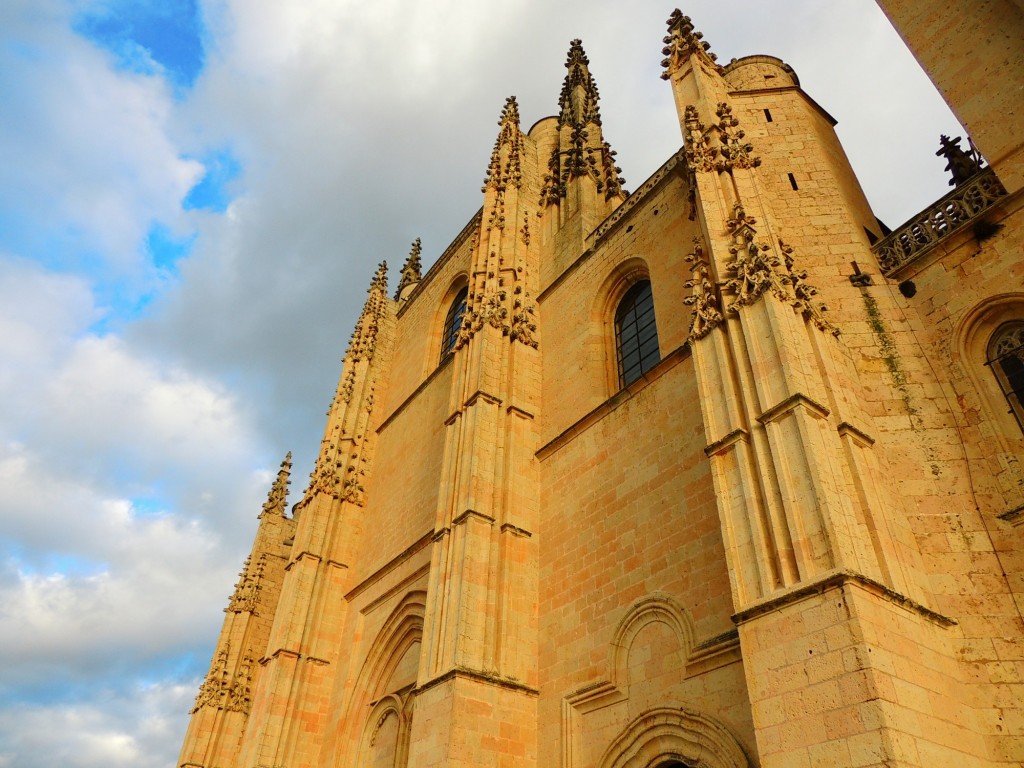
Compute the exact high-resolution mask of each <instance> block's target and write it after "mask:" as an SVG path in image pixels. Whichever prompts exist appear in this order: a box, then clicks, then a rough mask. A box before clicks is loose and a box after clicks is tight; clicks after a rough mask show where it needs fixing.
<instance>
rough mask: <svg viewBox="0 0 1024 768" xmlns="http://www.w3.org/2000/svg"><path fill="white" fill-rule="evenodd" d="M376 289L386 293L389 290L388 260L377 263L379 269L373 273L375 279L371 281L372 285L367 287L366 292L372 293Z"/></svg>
mask: <svg viewBox="0 0 1024 768" xmlns="http://www.w3.org/2000/svg"><path fill="white" fill-rule="evenodd" d="M375 290H379V291H383V292H384V293H385V294H386V293H387V292H388V263H387V262H386V261H382V262H381V263H380V264H378V265H377V271H376V272H374V273H373V280H372V281H370V287H369V288H367V289H366V292H367V293H370V294H372V293H373V292H374V291H375Z"/></svg>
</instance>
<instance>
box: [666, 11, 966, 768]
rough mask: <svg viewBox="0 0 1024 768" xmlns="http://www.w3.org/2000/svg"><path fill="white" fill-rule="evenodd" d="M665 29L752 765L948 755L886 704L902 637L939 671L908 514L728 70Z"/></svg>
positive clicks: (676, 22)
mask: <svg viewBox="0 0 1024 768" xmlns="http://www.w3.org/2000/svg"><path fill="white" fill-rule="evenodd" d="M668 24H669V35H668V37H666V38H665V43H666V47H665V49H664V53H665V55H666V57H667V58H666V59H665V61H664V62H663V65H664V66H665V68H666V70H665V73H664V75H663V77H665V79H668V80H669V81H670V82H671V85H672V88H673V93H674V96H675V99H676V104H677V108H678V110H679V116H680V124H681V127H682V129H683V136H684V141H685V148H686V151H685V154H686V157H687V160H688V164H689V166H690V169H689V170H690V174H691V181H692V185H693V189H694V200H695V204H696V208H697V212H698V217H699V220H700V224H701V229H702V237H703V241H698V242H697V243H696V244H695V248H694V251H693V253H691V255H690V257H689V259H688V260H689V261H690V263H691V264H692V269H693V272H694V276H693V278H692V279H691V280H690V281H689V283H688V285H689V286H690V287H691V289H692V290H693V294H692V297H691V299H690V301H689V303H690V305H691V306H693V308H694V310H695V311H694V318H693V326H692V328H691V333H690V343H691V347H692V350H693V359H694V368H695V371H696V373H697V380H698V387H699V391H700V395H701V397H700V401H701V403H702V407H703V409H704V414H703V415H704V424H705V434H706V437H707V440H708V445H707V448H706V453H707V456H708V459H709V461H710V463H711V471H712V477H713V481H714V485H715V492H716V498H717V501H718V506H719V513H720V518H721V525H722V532H723V538H724V541H725V546H726V556H727V558H728V562H729V571H730V578H731V584H732V595H733V605H734V608H735V611H736V614H735V619H736V621H737V623H738V624H739V628H740V638H741V645H742V649H743V657H744V668H745V673H746V678H747V685H748V688H749V691H750V695H751V704H752V711H753V715H754V725H755V728H756V734H757V743H758V751H759V756H760V764H761V765H763V766H779V768H783V767H784V766H793V765H804V764H809V763H814V762H815V761H817V762H819V763H820V764H829V765H844V766H845V765H892V766H895V765H899V766H904V765H906V766H910V765H923V763H922V762H921V760H922V758H921V755H922V754H932V755H935V754H941V753H945V754H946V755H947V756H949V757H952V755H953V754H954V753H953V751H952V750H949V749H948V748H942V747H939V746H938V745H937V741H938V740H934V741H933V740H930V739H929V738H928V736H927V735H925V734H914V735H913V736H912V735H911V734H910V733H909V732H908V731H911V730H912V729H908V727H907V724H908V723H912V722H915V719H914V718H915V713H914V712H913V711H911V708H908V707H906V706H904V704H903V702H902V701H901V700H900V697H899V696H896V695H895V691H896V690H898V689H900V687H901V686H911V685H918V684H919V683H920V680H919V679H918V676H919V675H920V672H919V670H915V669H914V668H913V665H910V664H904V663H903V661H904V660H906V659H907V658H908V657H910V656H912V655H914V654H916V653H918V652H919V650H920V649H918V648H911V647H910V644H909V643H908V641H907V640H906V639H905V638H910V637H917V638H920V640H919V641H918V642H920V643H921V644H922V645H924V646H926V647H927V648H928V650H929V652H930V653H933V654H934V658H935V659H942V658H943V654H944V653H948V651H947V649H946V643H945V640H944V637H943V633H944V632H945V631H946V629H945V628H946V627H948V626H949V625H950V623H951V622H949V620H947V619H945V618H944V617H941V616H939V615H937V614H935V613H934V612H932V611H930V610H929V609H928V608H926V607H925V605H924V603H925V602H926V601H927V595H925V594H924V593H923V592H922V591H921V590H920V587H919V582H918V580H916V579H915V578H913V575H912V574H910V576H909V577H908V574H907V572H906V571H905V570H902V569H900V568H897V567H895V564H896V563H897V562H898V560H897V556H896V554H895V550H896V548H897V546H898V544H897V542H896V541H895V540H894V536H893V531H892V527H891V525H890V521H893V520H897V519H899V518H900V517H901V516H902V514H903V513H902V509H901V507H900V504H899V501H898V499H896V498H895V497H894V496H893V495H892V494H891V493H890V492H889V491H888V490H887V486H886V485H885V484H884V483H880V482H878V478H877V473H878V468H877V465H878V461H877V457H876V456H875V454H874V450H875V448H874V442H875V441H874V439H873V437H872V432H873V429H872V427H871V425H870V420H869V419H868V418H867V417H866V416H865V415H864V414H863V413H862V412H861V410H860V409H859V408H858V407H857V402H858V396H857V394H858V389H857V388H858V386H859V385H858V383H857V379H856V375H855V374H854V373H853V370H852V366H851V364H850V357H849V353H848V351H847V350H846V349H845V348H844V346H843V344H842V341H841V339H840V333H839V329H838V328H836V327H834V326H833V325H832V323H831V322H830V321H829V320H828V318H827V315H826V314H825V313H826V307H825V306H824V304H823V303H822V302H821V301H820V300H819V297H818V296H817V295H816V294H817V290H816V289H815V288H814V287H813V286H812V285H810V284H809V283H808V282H807V278H808V275H807V273H806V272H805V271H803V270H802V269H801V268H800V264H799V261H800V255H799V254H798V253H795V252H794V250H793V248H791V247H790V246H789V245H788V244H787V243H786V242H785V231H786V226H787V225H788V224H789V222H787V221H785V220H782V219H781V218H780V216H779V215H778V213H777V212H776V210H775V206H774V205H773V200H772V198H771V196H770V195H768V194H766V193H765V191H764V190H765V187H764V186H763V183H762V181H761V180H760V178H759V171H758V168H759V166H760V164H761V162H760V159H759V158H758V157H757V155H756V153H755V148H754V147H753V146H752V144H751V143H750V142H749V141H747V139H746V136H745V133H744V131H743V129H742V127H741V125H740V120H739V117H738V116H737V115H736V114H734V111H733V106H732V104H731V94H730V89H729V85H728V82H727V81H726V79H725V77H724V74H725V71H724V70H723V69H722V68H721V67H719V66H718V65H717V64H716V63H715V61H714V57H713V55H711V54H710V53H709V52H708V44H707V43H705V42H703V41H702V40H701V36H700V33H699V32H696V31H695V30H694V28H693V24H692V23H691V21H690V20H689V18H687V17H685V16H683V15H682V14H680V13H679V12H678V11H676V12H675V13H674V14H673V15H672V17H671V18H670V19H669V22H668ZM793 225H794V226H798V225H799V223H796V222H794V223H793ZM805 246H806V244H805ZM901 554H902V553H901ZM910 554H912V555H913V554H916V553H910ZM902 560H903V562H904V563H910V569H909V570H911V571H912V570H913V562H914V558H913V556H911V557H909V558H902ZM883 626H889V627H892V629H893V631H892V633H889V634H886V633H884V632H879V631H878V629H879V627H883ZM946 661H947V662H951V660H950V659H948V658H947V659H946ZM948 666H950V667H951V666H952V664H951V663H950V664H949V665H948ZM964 716H965V717H969V716H970V713H969V711H968V710H966V708H965V711H964ZM839 722H842V723H843V725H842V727H840V726H839V725H838V723H839ZM919 747H920V749H919ZM928 750H930V752H929V751H928ZM967 751H969V750H967ZM958 757H960V758H964V757H965V756H964V755H962V754H958ZM967 764H970V763H969V762H968V763H967Z"/></svg>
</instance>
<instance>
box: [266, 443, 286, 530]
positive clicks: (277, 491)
mask: <svg viewBox="0 0 1024 768" xmlns="http://www.w3.org/2000/svg"><path fill="white" fill-rule="evenodd" d="M291 473H292V452H291V451H288V453H287V455H286V456H285V457H284V461H282V462H281V468H280V469H279V470H278V471H277V477H276V478H275V480H274V483H273V485H271V486H270V492H269V493H268V494H267V500H266V501H265V502H264V503H263V510H262V511H261V512H260V517H263V516H264V515H280V516H281V517H284V514H285V510H286V509H287V502H288V485H289V483H291V479H290V478H291Z"/></svg>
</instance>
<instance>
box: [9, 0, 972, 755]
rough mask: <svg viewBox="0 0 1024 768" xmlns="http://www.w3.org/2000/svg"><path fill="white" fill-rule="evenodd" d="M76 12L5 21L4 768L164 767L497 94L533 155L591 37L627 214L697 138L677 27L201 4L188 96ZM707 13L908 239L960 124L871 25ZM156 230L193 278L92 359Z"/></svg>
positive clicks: (526, 1) (68, 9)
mask: <svg viewBox="0 0 1024 768" xmlns="http://www.w3.org/2000/svg"><path fill="white" fill-rule="evenodd" d="M85 5H86V3H85V2H84V1H83V2H78V0H74V1H73V2H72V0H69V2H66V3H65V2H61V0H15V2H13V3H5V4H2V5H0V36H2V38H3V42H4V43H5V45H3V46H0V67H2V69H3V71H4V77H3V78H2V79H0V101H3V103H4V105H5V106H4V110H3V112H2V113H0V143H2V144H3V145H4V146H5V150H6V155H5V158H6V160H5V163H4V165H3V166H0V224H4V225H6V223H7V222H14V223H16V225H17V226H16V228H14V229H11V230H10V231H8V232H6V233H4V234H2V235H0V238H6V239H0V248H3V249H4V250H5V252H0V487H3V489H4V492H3V494H2V495H0V530H2V531H3V537H4V539H0V545H2V546H3V547H4V549H3V550H0V551H2V552H3V553H4V556H5V557H6V558H7V559H6V560H5V561H4V564H3V568H2V569H0V636H3V637H5V638H13V639H12V640H11V641H10V642H5V643H4V644H3V647H0V665H2V666H3V668H4V669H5V675H4V678H5V682H4V684H3V685H5V686H6V699H3V698H0V701H8V702H16V701H18V697H19V695H21V696H22V698H23V699H24V701H22V702H21V703H20V705H12V706H17V714H5V713H3V712H2V711H0V766H4V765H11V766H17V767H18V768H35V766H37V765H38V766H44V765H46V766H49V765H67V766H75V767H77V766H83V767H84V766H93V765H103V766H121V765H123V766H129V765H131V766H143V767H144V768H147V767H148V766H150V765H153V766H155V765H167V764H169V763H170V762H171V761H172V760H173V757H174V755H175V754H176V753H177V750H178V747H179V746H180V739H181V736H182V729H183V727H184V725H183V724H184V721H185V717H184V714H183V713H184V712H185V711H186V710H187V709H188V706H189V704H190V702H191V699H192V697H193V696H194V694H195V684H196V682H197V681H195V680H193V679H192V678H193V677H194V676H195V673H196V672H197V671H199V668H200V667H202V666H203V665H205V663H206V662H207V660H208V658H209V655H210V649H211V648H212V644H213V641H214V639H215V636H216V632H217V627H218V625H219V622H220V619H221V617H222V614H221V612H220V609H221V608H222V607H223V605H224V604H225V602H226V597H227V594H228V592H229V591H230V586H231V583H232V581H233V577H234V574H235V572H237V570H238V568H239V566H240V565H241V560H242V558H243V557H244V554H245V549H246V548H247V547H248V546H249V543H250V536H251V532H252V530H253V528H254V525H255V520H254V519H253V517H254V516H255V514H256V513H257V512H258V510H259V504H260V502H261V501H262V496H263V494H264V493H265V490H266V485H267V483H268V481H269V476H268V472H267V470H266V468H265V465H267V464H273V463H276V461H277V460H278V458H279V456H278V455H273V456H271V455H269V454H270V453H274V454H280V453H283V452H284V451H285V450H286V449H288V448H292V449H293V450H295V454H296V471H295V477H296V481H295V485H296V488H295V489H294V490H295V491H296V492H297V491H299V490H301V487H302V478H303V477H304V475H305V472H306V471H307V470H308V469H309V468H310V466H311V465H312V462H313V458H314V452H315V450H316V448H317V444H318V440H319V436H320V435H319V433H320V430H321V428H322V420H323V406H324V405H325V404H326V403H327V401H328V400H329V397H330V395H331V393H332V391H333V388H334V385H335V383H336V380H337V375H338V369H339V363H338V358H339V356H340V354H341V352H342V350H343V349H344V347H345V343H346V339H347V337H348V334H349V332H350V330H351V327H352V324H353V322H354V320H355V317H356V315H357V313H358V312H359V309H360V308H361V305H362V301H363V299H364V297H365V293H364V288H365V286H366V284H367V283H368V281H369V278H370V275H371V273H372V270H373V267H374V266H375V265H376V263H377V262H378V261H379V260H381V259H383V258H387V259H389V260H390V261H391V264H392V267H393V269H394V268H395V267H397V266H399V264H400V262H401V260H402V259H403V258H404V256H405V254H406V253H407V251H408V246H409V242H410V241H411V240H412V239H413V238H415V237H417V236H421V237H422V238H423V242H424V257H425V261H426V262H428V263H429V262H430V261H431V260H432V259H433V258H436V257H437V256H438V255H439V254H440V253H441V251H442V250H443V248H444V247H445V246H446V245H447V242H448V241H449V240H450V238H451V237H452V236H454V235H455V234H456V233H457V232H458V231H459V229H461V227H462V225H463V224H464V223H465V222H466V221H467V220H468V219H469V218H470V216H471V215H472V214H473V212H474V211H475V210H476V208H477V207H478V206H479V204H480V195H479V184H480V181H481V179H482V177H483V171H484V168H485V166H486V162H487V159H488V157H489V153H490V149H491V145H492V143H493V141H494V136H495V134H496V132H497V126H496V125H495V122H496V120H497V116H498V113H499V111H500V109H501V106H502V104H503V102H504V98H505V97H506V96H507V95H509V94H512V93H515V94H516V95H517V96H518V97H519V101H520V106H521V112H522V115H523V120H524V128H525V127H529V125H530V124H532V122H533V121H534V120H536V119H538V118H540V117H542V116H544V115H547V114H551V113H552V112H554V111H556V109H557V96H558V92H559V88H560V86H561V81H562V78H563V75H564V69H563V66H562V65H563V62H564V57H565V52H566V50H567V48H568V42H569V40H570V39H572V38H574V37H582V39H583V42H584V46H585V47H586V49H587V51H588V53H589V55H590V59H591V68H592V71H593V73H594V75H595V77H596V79H597V82H598V85H599V86H600V88H601V93H602V114H603V116H604V128H605V134H606V137H607V138H608V139H609V140H610V142H611V144H612V146H613V147H614V148H615V149H617V150H618V151H619V159H620V164H621V165H622V167H623V168H624V170H625V175H626V177H627V179H628V186H629V188H631V189H632V188H636V187H637V186H639V184H641V183H642V182H643V180H644V178H645V177H646V176H647V175H648V174H650V173H651V172H653V171H654V170H655V169H656V168H657V167H658V166H659V165H660V164H661V162H663V160H664V159H665V158H666V157H667V156H668V155H669V154H670V153H671V152H672V151H674V150H675V149H676V148H678V146H679V145H680V142H681V137H680V134H679V128H678V125H677V116H676V114H675V108H674V106H673V104H672V98H671V93H670V89H669V87H668V86H667V85H666V84H665V83H663V82H662V81H661V80H660V79H659V77H658V74H659V71H660V67H659V64H658V62H659V60H660V58H661V55H660V48H661V42H660V41H661V35H662V34H663V29H664V26H663V21H664V18H665V17H666V16H667V14H668V12H669V11H670V10H671V6H670V5H663V4H662V3H660V2H659V3H654V2H639V3H632V4H622V3H614V2H611V0H589V1H586V0H572V1H571V2H564V3H556V4H550V3H549V4H546V5H541V4H540V3H538V2H536V0H523V1H522V2H513V3H502V4H493V3H480V2H471V1H469V0H441V1H440V2H432V3H422V2H410V1H409V0H381V1H380V2H374V3H366V2H357V1H356V0H344V1H339V0H309V2H303V3H281V2H277V1H274V0H209V2H205V3H203V8H202V14H203V18H204V20H205V23H206V26H207V35H208V39H207V41H206V42H207V44H208V46H209V47H208V50H207V67H206V69H205V70H204V71H203V72H202V73H201V75H200V77H199V79H198V80H197V81H196V84H195V87H194V89H193V90H192V91H191V92H190V93H188V94H186V95H185V97H184V99H183V100H182V101H175V100H174V98H173V94H172V92H171V89H170V88H169V87H168V86H167V85H166V84H165V83H164V82H163V81H162V80H161V79H160V78H159V77H155V76H143V75H138V74H132V73H126V72H118V71H115V69H114V68H113V66H112V59H111V58H110V57H109V56H108V55H106V54H105V53H103V52H101V51H99V50H97V49H96V48H95V47H94V46H92V45H91V44H89V43H88V42H86V41H85V40H83V39H81V38H79V37H77V36H75V35H74V34H73V33H72V32H71V31H70V29H69V25H68V21H69V18H70V15H71V14H72V13H73V12H75V11H76V10H78V9H80V8H81V7H85ZM687 12H688V13H690V14H691V15H692V16H693V18H694V21H695V23H696V24H697V26H698V28H700V29H702V30H703V31H704V32H705V33H706V36H707V39H708V40H709V41H710V43H711V45H712V48H713V50H715V51H716V52H717V53H719V54H720V56H721V57H722V59H723V60H728V59H729V58H732V57H733V56H743V55H747V54H754V53H769V54H774V55H778V56H780V57H781V58H783V59H784V60H786V61H788V62H789V63H790V64H792V65H793V66H794V67H795V68H796V69H797V71H798V73H799V74H800V76H801V79H802V82H803V83H804V85H805V87H806V89H807V90H808V92H809V94H810V95H811V96H812V97H813V98H815V99H817V100H818V101H819V102H820V103H821V104H822V105H823V106H824V107H825V108H826V109H827V110H828V111H830V112H831V113H832V114H833V115H834V116H836V117H837V118H839V120H840V130H841V132H843V135H844V136H848V137H850V139H851V141H852V142H853V145H852V146H850V147H848V149H849V151H850V155H851V157H852V158H853V160H854V164H855V169H856V170H857V172H858V173H859V174H860V175H861V177H862V179H864V180H865V182H866V183H865V186H866V187H867V189H868V194H869V197H870V198H871V199H872V201H873V202H876V203H879V206H878V207H879V213H880V214H881V215H882V216H883V218H885V219H886V220H887V221H888V223H889V224H890V225H892V224H895V223H898V220H899V219H900V218H901V217H903V216H905V215H907V214H909V213H911V212H913V211H914V210H916V209H917V208H920V207H922V206H923V205H924V204H925V203H927V202H930V200H931V199H934V198H935V197H937V196H938V195H939V194H941V193H942V192H943V191H944V189H945V182H944V181H943V180H942V179H941V163H940V162H938V161H937V160H936V159H935V158H934V157H933V156H932V154H931V153H932V149H931V147H932V144H933V143H934V141H935V135H934V134H937V133H938V132H939V130H947V131H953V130H955V128H954V127H946V126H948V123H943V126H944V127H942V128H936V127H935V125H936V124H937V122H941V121H942V120H946V119H948V114H947V115H945V116H942V115H943V114H944V112H943V110H942V108H941V105H938V102H937V99H936V97H935V96H934V95H928V94H927V93H924V95H922V93H923V88H924V86H925V84H926V81H925V80H924V77H923V75H921V74H920V73H919V72H915V71H914V68H913V66H912V65H911V64H910V59H909V56H908V54H907V53H906V52H905V51H900V50H899V49H898V48H894V45H896V42H895V34H894V33H893V32H892V31H891V30H889V29H887V28H886V26H885V22H884V20H883V19H882V18H881V15H880V13H879V12H878V10H877V8H875V6H874V5H873V4H871V3H866V4H849V3H847V4H829V5H828V6H827V7H826V6H825V5H823V4H821V3H818V2H813V1H812V0H800V1H799V2H796V1H794V2H791V3H787V4H786V13H785V14H779V13H778V9H777V7H775V6H769V4H764V3H756V2H752V1H749V2H745V3H740V4H739V6H737V7H736V8H734V9H733V10H732V11H731V12H730V13H728V14H723V13H721V4H720V3H718V2H712V1H711V0H692V2H691V3H690V5H689V6H688V8H687ZM851 38H852V39H851ZM8 41H16V44H7V42H8ZM883 80H884V83H885V87H880V83H882V82H883ZM225 147H226V148H229V149H230V151H231V152H232V153H233V154H234V155H235V156H237V157H238V158H239V160H240V163H241V168H242V170H241V175H240V177H239V179H238V180H237V182H236V183H235V185H236V187H237V190H238V191H239V197H238V198H237V199H236V200H235V201H234V202H233V203H232V205H231V207H230V208H229V209H228V211H227V213H226V214H225V215H216V214H211V213H209V212H203V211H191V212H183V211H181V210H180V202H181V200H182V197H183V196H184V195H185V193H186V191H187V190H188V189H189V187H190V186H191V185H192V184H193V183H194V182H195V181H196V180H197V179H198V177H199V175H200V174H201V170H202V169H201V168H200V167H199V165H198V164H197V163H195V162H194V161H190V160H186V159H184V158H187V157H199V156H204V155H206V154H208V153H209V152H210V151H212V150H220V149H222V148H225ZM929 169H934V173H933V172H932V171H931V170H929ZM922 177H925V178H927V179H928V181H927V182H926V183H925V184H924V185H920V184H918V183H917V182H916V180H917V179H919V178H922ZM894 179H895V180H898V181H899V183H894ZM911 180H914V181H913V182H912V181H911ZM156 220H159V221H162V222H165V223H166V224H168V225H169V226H170V227H171V229H172V234H181V233H183V232H185V231H188V230H190V229H195V231H197V232H198V238H197V240H196V245H195V248H194V251H193V253H192V254H191V256H190V257H189V258H188V259H186V260H185V261H183V262H182V263H181V264H180V276H179V278H178V279H177V280H176V281H175V282H173V283H169V284H163V285H162V288H163V289H164V292H163V293H162V294H161V295H159V296H158V297H157V298H156V300H155V302H154V304H153V305H152V307H151V309H150V311H149V314H148V316H147V317H145V318H144V319H142V320H140V321H138V322H134V323H129V324H127V325H126V327H125V328H124V330H123V333H122V334H120V335H114V334H108V335H102V336H101V335H97V334H96V333H93V332H92V331H90V330H89V329H90V328H91V327H94V324H95V323H96V321H97V320H99V319H100V318H101V317H102V316H103V315H104V313H105V312H106V311H107V310H106V309H105V308H104V307H103V306H102V305H103V304H104V303H105V302H108V301H109V298H110V294H111V292H112V290H111V283H113V282H117V281H128V282H132V281H134V283H135V284H134V288H133V290H137V291H138V292H143V291H144V290H146V289H148V288H151V287H152V286H153V284H154V283H153V281H154V280H155V279H156V278H154V277H153V275H152V274H149V273H147V267H146V266H145V264H144V253H143V250H144V249H143V239H144V237H145V234H146V232H147V231H148V230H149V227H150V226H151V224H152V223H153V221H156ZM0 230H3V226H0ZM29 257H31V258H37V259H39V260H40V261H42V262H43V266H40V265H39V264H33V263H30V262H28V261H27V260H26V259H27V258H29ZM393 274H394V272H393ZM97 297H99V298H97ZM147 500H150V501H152V500H155V501H154V503H156V504H157V505H158V506H159V509H158V512H157V514H153V512H152V510H150V509H148V508H143V506H142V502H143V501H147ZM294 500H295V499H294V498H293V501H294ZM178 666H180V669H179V668H178ZM172 668H173V669H172ZM54 681H59V682H60V683H62V684H66V685H65V686H64V687H66V688H68V689H69V690H70V691H71V692H70V693H69V692H68V691H63V692H62V691H60V690H58V689H59V688H60V687H61V686H60V685H57V684H55V683H54ZM140 681H146V682H140ZM154 681H156V682H154ZM85 688H90V689H91V693H90V694H88V695H86V694H85V693H83V690H84V689H85ZM3 690H4V689H3V688H2V687H0V691H3ZM2 706H3V705H0V707H2ZM172 713H173V714H172ZM175 729H177V730H175ZM30 755H33V756H34V757H29V756H30ZM5 760H6V761H7V762H6V763H5V762H4V761H5Z"/></svg>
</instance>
